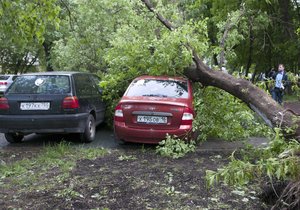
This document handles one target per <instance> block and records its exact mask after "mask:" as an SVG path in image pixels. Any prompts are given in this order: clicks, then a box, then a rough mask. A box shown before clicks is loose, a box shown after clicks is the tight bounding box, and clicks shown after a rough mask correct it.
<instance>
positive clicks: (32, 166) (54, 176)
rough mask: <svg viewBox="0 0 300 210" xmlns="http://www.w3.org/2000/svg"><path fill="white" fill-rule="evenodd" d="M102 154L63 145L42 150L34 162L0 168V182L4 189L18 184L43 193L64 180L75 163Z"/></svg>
mask: <svg viewBox="0 0 300 210" xmlns="http://www.w3.org/2000/svg"><path fill="white" fill-rule="evenodd" d="M106 153H107V151H106V150H105V149H103V148H83V147H82V148H78V147H73V146H71V145H70V143H67V142H64V141H63V142H61V143H59V144H56V145H54V146H46V147H44V148H43V149H42V151H41V152H40V154H39V155H38V156H37V157H35V158H31V159H23V160H20V161H16V162H14V163H11V164H2V165H0V174H1V176H0V182H2V183H4V186H5V187H6V188H10V187H13V186H14V185H15V184H18V185H19V186H23V187H26V189H29V190H41V189H43V190H44V189H47V188H51V187H54V186H55V185H57V183H62V182H64V180H67V179H68V178H69V173H70V172H71V171H72V169H73V168H74V167H75V166H76V161H77V160H79V159H95V158H97V157H101V156H103V155H104V154H106ZM45 178H46V179H48V180H47V182H45V181H44V179H45ZM5 180H7V181H5Z"/></svg>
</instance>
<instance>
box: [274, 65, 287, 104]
mask: <svg viewBox="0 0 300 210" xmlns="http://www.w3.org/2000/svg"><path fill="white" fill-rule="evenodd" d="M273 79H274V80H275V85H274V88H273V90H272V91H271V94H272V98H273V99H274V100H275V101H277V102H278V103H279V104H280V105H281V104H282V97H283V93H284V88H285V87H284V86H285V84H286V83H287V80H288V77H287V74H286V73H285V71H284V65H283V64H279V65H278V71H277V73H276V74H274V75H273Z"/></svg>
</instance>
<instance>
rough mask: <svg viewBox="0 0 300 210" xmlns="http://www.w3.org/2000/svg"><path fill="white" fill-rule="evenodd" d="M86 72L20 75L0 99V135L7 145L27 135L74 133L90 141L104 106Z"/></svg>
mask: <svg viewBox="0 0 300 210" xmlns="http://www.w3.org/2000/svg"><path fill="white" fill-rule="evenodd" d="M99 82H100V79H99V78H98V77H97V76H96V75H94V74H90V73H80V72H46V73H31V74H23V75H21V76H18V78H17V79H16V80H15V81H14V82H13V84H12V85H11V86H10V87H9V88H8V90H7V91H6V92H5V94H4V97H2V98H0V132H2V133H5V137H6V139H7V141H8V142H21V141H22V139H23V137H24V135H26V134H30V133H47V134H52V133H58V134H66V133H68V134H69V133H77V134H79V137H80V139H81V140H82V141H84V142H90V141H93V140H94V138H95V132H96V126H97V125H98V124H100V123H101V122H103V120H104V112H105V104H104V103H103V101H102V98H101V90H100V88H99V86H98V84H99Z"/></svg>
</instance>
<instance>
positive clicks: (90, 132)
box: [80, 114, 96, 142]
mask: <svg viewBox="0 0 300 210" xmlns="http://www.w3.org/2000/svg"><path fill="white" fill-rule="evenodd" d="M95 135H96V124H95V118H94V116H93V115H91V114H90V115H89V117H88V119H87V121H86V123H85V130H84V133H81V134H80V140H81V141H82V142H92V141H93V140H94V139H95Z"/></svg>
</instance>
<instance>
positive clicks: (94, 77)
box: [91, 75, 102, 93]
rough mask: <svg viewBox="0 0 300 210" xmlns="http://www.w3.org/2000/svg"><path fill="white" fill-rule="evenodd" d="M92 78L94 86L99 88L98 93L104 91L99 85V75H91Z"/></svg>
mask: <svg viewBox="0 0 300 210" xmlns="http://www.w3.org/2000/svg"><path fill="white" fill-rule="evenodd" d="M91 80H92V81H93V86H94V88H95V89H96V90H97V92H98V93H102V90H101V88H100V86H99V84H100V81H101V80H100V78H99V77H97V76H96V75H91Z"/></svg>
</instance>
